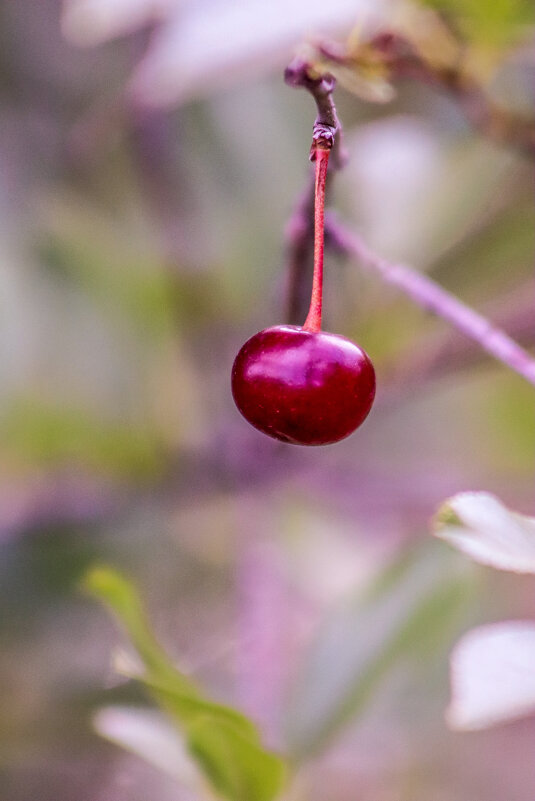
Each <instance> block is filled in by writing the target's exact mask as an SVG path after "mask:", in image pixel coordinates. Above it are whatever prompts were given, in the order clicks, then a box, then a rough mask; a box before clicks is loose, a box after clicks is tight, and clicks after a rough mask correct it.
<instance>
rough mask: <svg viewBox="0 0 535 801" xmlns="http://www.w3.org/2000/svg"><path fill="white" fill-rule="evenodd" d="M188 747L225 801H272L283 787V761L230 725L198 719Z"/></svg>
mask: <svg viewBox="0 0 535 801" xmlns="http://www.w3.org/2000/svg"><path fill="white" fill-rule="evenodd" d="M188 745H189V750H190V752H191V753H192V754H193V755H194V756H195V757H196V758H197V760H198V762H199V764H200V765H201V766H202V768H203V770H204V773H205V775H206V776H208V778H209V779H210V781H211V783H212V785H213V787H214V788H215V789H216V790H218V791H219V792H220V793H222V794H223V795H225V797H228V798H233V799H242V801H249V799H255V801H270V799H272V798H275V797H276V796H277V795H278V793H279V791H280V789H281V787H282V785H283V783H284V779H285V769H284V765H283V763H282V762H281V760H280V759H279V758H278V757H277V756H275V754H269V753H267V752H266V751H262V750H261V749H260V748H259V747H258V746H257V745H256V744H255V743H254V742H253V741H251V739H248V738H247V737H245V736H244V735H243V734H242V733H241V732H240V731H238V730H237V729H236V728H235V727H234V726H233V725H231V724H230V723H228V722H224V721H219V725H217V726H214V725H213V720H212V719H211V718H210V717H209V716H206V717H204V718H203V717H198V718H197V719H196V722H195V723H194V724H193V725H192V726H191V727H190V729H189V733H188Z"/></svg>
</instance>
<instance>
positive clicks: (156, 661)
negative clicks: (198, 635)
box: [84, 566, 286, 801]
mask: <svg viewBox="0 0 535 801" xmlns="http://www.w3.org/2000/svg"><path fill="white" fill-rule="evenodd" d="M84 586H85V589H86V590H87V591H88V592H90V593H91V594H92V595H94V596H95V597H96V598H97V599H98V600H100V601H102V602H103V603H105V604H106V605H107V606H108V607H109V608H110V610H111V611H112V612H113V613H114V615H115V616H116V617H117V618H118V620H119V622H120V623H121V624H122V625H123V627H124V628H125V630H126V632H127V634H128V636H129V638H130V640H131V642H132V644H133V646H134V648H135V650H136V652H137V654H138V656H139V658H140V660H141V662H142V668H143V670H142V671H141V672H140V673H139V672H138V670H137V669H136V668H134V669H132V665H131V664H128V663H126V664H125V660H124V659H123V660H122V665H123V667H126V671H125V672H126V673H127V674H128V675H131V676H133V677H134V678H136V679H137V680H139V681H141V682H142V683H143V684H144V685H145V686H146V688H147V689H148V690H149V692H150V693H151V695H152V696H153V697H154V698H155V700H156V701H157V703H158V704H159V706H160V707H161V708H162V709H163V710H165V711H166V712H167V713H168V714H169V715H170V716H171V717H172V718H173V719H174V720H175V721H176V723H177V724H178V726H179V728H180V730H181V731H182V732H183V735H184V739H185V741H186V743H187V747H188V750H189V752H190V753H191V755H192V756H193V757H194V758H195V760H196V762H197V764H198V766H199V768H200V769H201V771H202V772H203V773H204V775H205V776H206V778H207V779H208V781H209V783H210V784H211V786H212V787H213V788H214V790H215V791H216V792H218V793H219V794H220V796H222V797H223V798H226V799H229V801H271V800H272V799H274V798H275V797H276V795H277V793H278V792H279V791H280V790H281V788H282V786H283V784H284V781H285V776H286V769H285V765H284V762H283V760H282V759H281V758H280V757H279V756H277V755H276V754H274V753H271V752H269V751H267V750H265V749H264V748H263V747H262V745H261V743H260V738H259V735H258V732H257V729H256V727H255V726H254V724H253V723H252V722H251V721H250V720H249V719H248V718H246V717H245V716H244V715H242V714H241V713H240V712H238V711H236V710H234V709H232V708H231V707H228V706H225V705H223V704H218V703H214V702H213V701H211V700H210V699H208V698H206V697H204V695H203V694H202V692H201V690H200V688H198V687H197V685H196V684H195V682H193V681H192V680H191V679H189V678H188V677H187V676H185V675H184V674H183V673H181V672H180V671H178V670H177V669H176V668H175V667H174V665H173V664H172V663H171V662H170V660H169V659H168V657H167V655H166V653H165V652H164V651H163V649H162V648H161V646H160V644H159V643H158V642H157V640H156V639H155V637H154V635H153V634H152V631H151V628H150V625H149V622H148V620H147V617H146V614H145V611H144V609H143V605H142V603H141V600H140V598H139V596H138V594H137V592H136V590H135V589H134V587H133V586H132V584H131V583H130V582H129V581H128V580H127V579H125V578H124V577H123V576H122V575H120V574H119V573H117V572H116V571H114V570H112V569H111V568H109V567H106V566H102V567H94V568H93V569H92V570H90V571H89V573H88V574H87V576H86V578H85V582H84Z"/></svg>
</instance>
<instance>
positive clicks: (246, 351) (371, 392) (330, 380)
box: [232, 325, 375, 445]
mask: <svg viewBox="0 0 535 801" xmlns="http://www.w3.org/2000/svg"><path fill="white" fill-rule="evenodd" d="M232 394H233V396H234V401H235V403H236V406H237V407H238V409H239V410H240V412H241V413H242V414H243V416H244V417H245V419H246V420H248V421H249V422H250V423H251V425H253V426H254V427H255V428H258V429H260V431H263V432H264V433H265V434H269V436H271V437H275V438H276V439H281V440H283V441H284V442H293V443H295V444H299V445H327V444H328V443H330V442H337V441H338V440H340V439H343V438H344V437H347V436H348V435H349V434H351V433H352V432H353V431H354V430H355V429H356V428H357V427H358V426H359V425H360V424H361V423H362V422H363V421H364V419H365V418H366V416H367V414H368V412H369V411H370V408H371V405H372V403H373V399H374V396H375V372H374V369H373V366H372V363H371V361H370V360H369V358H368V356H367V355H366V353H365V352H364V351H363V350H362V349H361V348H359V347H358V345H355V343H354V342H351V341H350V340H349V339H346V338H345V337H342V336H338V335H337V334H328V333H326V332H323V331H319V332H317V333H316V332H313V331H306V330H305V329H303V328H299V327H298V326H292V325H278V326H274V327H273V328H266V329H265V330H264V331H260V333H259V334H255V335H254V336H253V337H251V339H249V340H248V341H247V342H246V343H245V345H244V346H243V347H242V349H241V350H240V352H239V353H238V355H237V357H236V360H235V362H234V367H233V369H232Z"/></svg>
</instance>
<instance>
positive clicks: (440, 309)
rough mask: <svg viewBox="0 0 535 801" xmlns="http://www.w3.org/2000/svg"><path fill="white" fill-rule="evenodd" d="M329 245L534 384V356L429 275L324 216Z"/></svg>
mask: <svg viewBox="0 0 535 801" xmlns="http://www.w3.org/2000/svg"><path fill="white" fill-rule="evenodd" d="M325 233H326V236H328V238H329V244H330V245H331V246H334V247H335V248H336V249H338V250H339V251H341V252H343V253H345V254H346V255H348V256H351V257H353V258H355V259H357V260H358V261H359V262H360V263H361V264H362V266H363V267H367V268H370V269H372V270H375V271H376V272H378V273H379V274H380V275H381V277H382V278H383V279H384V280H385V281H387V282H388V283H389V284H392V285H393V286H396V287H397V288H398V289H400V290H401V291H402V292H404V293H405V294H406V295H408V296H409V297H410V298H411V299H412V300H413V301H414V302H415V303H417V304H418V305H419V306H421V307H422V308H424V309H427V310H428V311H430V312H432V313H433V314H436V315H437V316H438V317H442V319H443V320H446V321H447V322H449V323H450V324H451V325H453V326H454V327H455V328H456V329H457V330H458V331H461V332H462V333H463V334H465V335H466V336H467V337H470V339H472V340H474V341H475V342H477V343H478V344H479V345H480V347H481V348H483V350H485V351H486V352H487V353H488V354H490V355H491V356H493V357H494V358H495V359H497V360H498V361H500V362H502V364H505V365H506V366H507V367H510V368H511V370H514V371H515V372H516V373H518V374H519V375H521V376H523V378H525V379H526V380H527V381H529V382H530V384H533V385H534V386H535V359H534V358H533V357H532V356H531V355H530V354H529V353H528V351H526V350H524V348H522V347H521V346H520V345H519V344H518V343H517V342H515V341H514V340H513V339H511V337H510V336H508V335H507V334H506V333H505V331H502V330H501V329H500V328H497V327H496V326H495V325H493V324H492V323H491V322H490V321H489V320H488V319H487V318H486V317H484V316H483V315H481V314H479V313H478V312H476V311H475V310H474V309H472V308H471V307H470V306H467V305H466V304H465V303H463V302H462V301H460V300H458V299H457V298H456V297H455V296H454V295H452V294H451V293H450V292H448V291H447V290H445V289H443V288H442V287H441V286H439V285H438V284H437V283H435V282H434V281H433V280H432V279H431V278H429V277H428V276H426V275H423V274H422V273H419V272H418V271H417V270H414V269H413V268H411V267H407V266H405V265H403V264H392V263H390V262H389V261H387V260H386V259H383V258H381V257H380V256H378V255H377V254H376V253H374V252H373V251H372V250H370V248H369V247H368V246H367V245H366V244H365V243H364V242H363V241H362V239H361V238H360V237H359V236H358V235H357V234H355V233H353V232H352V231H350V230H349V229H348V228H346V227H345V226H344V225H342V224H341V223H339V222H337V221H334V220H333V219H332V217H330V218H329V219H326V232H325Z"/></svg>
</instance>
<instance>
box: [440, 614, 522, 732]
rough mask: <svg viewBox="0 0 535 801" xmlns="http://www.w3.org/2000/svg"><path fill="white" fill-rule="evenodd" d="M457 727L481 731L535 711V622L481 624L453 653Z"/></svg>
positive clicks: (452, 712)
mask: <svg viewBox="0 0 535 801" xmlns="http://www.w3.org/2000/svg"><path fill="white" fill-rule="evenodd" d="M451 684H452V701H451V704H450V707H449V709H448V711H447V713H446V716H447V721H448V723H449V725H450V726H451V727H452V728H453V729H460V730H465V731H469V730H476V729H485V728H488V727H489V726H494V725H496V724H497V723H504V722H506V721H508V720H512V719H514V718H518V717H522V716H523V715H528V714H530V713H533V712H535V623H533V622H527V621H526V622H524V621H515V622H504V623H497V624H492V625H488V626H481V627H479V628H476V629H473V630H472V631H470V632H468V634H465V636H464V637H462V639H461V640H460V641H459V642H458V644H457V645H456V646H455V649H454V650H453V653H452V656H451Z"/></svg>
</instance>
